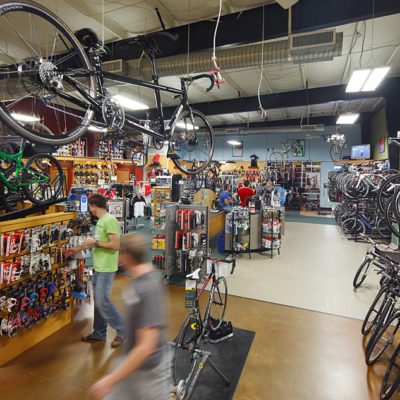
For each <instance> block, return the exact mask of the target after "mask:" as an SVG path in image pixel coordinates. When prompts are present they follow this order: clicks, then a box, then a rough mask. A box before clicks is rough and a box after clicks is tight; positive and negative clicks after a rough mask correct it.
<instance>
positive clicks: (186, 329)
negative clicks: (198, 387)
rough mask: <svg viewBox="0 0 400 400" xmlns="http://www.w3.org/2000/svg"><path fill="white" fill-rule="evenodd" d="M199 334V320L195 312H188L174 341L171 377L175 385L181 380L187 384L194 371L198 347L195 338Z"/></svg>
mask: <svg viewBox="0 0 400 400" xmlns="http://www.w3.org/2000/svg"><path fill="white" fill-rule="evenodd" d="M200 334H201V321H200V320H199V317H198V314H197V313H196V312H190V313H189V314H188V315H187V316H186V317H185V319H184V320H183V322H182V325H181V327H180V329H179V333H178V336H177V338H176V341H175V349H174V358H173V366H172V378H173V383H174V385H175V386H178V384H180V382H181V381H184V385H185V386H187V385H188V384H189V383H190V381H191V379H192V378H193V374H194V371H195V364H196V361H197V354H196V352H195V350H196V349H197V348H198V345H197V339H198V337H199V335H200Z"/></svg>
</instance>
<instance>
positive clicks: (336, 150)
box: [330, 145, 342, 161]
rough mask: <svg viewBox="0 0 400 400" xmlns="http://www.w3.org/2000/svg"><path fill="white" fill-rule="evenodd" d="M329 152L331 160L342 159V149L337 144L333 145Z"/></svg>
mask: <svg viewBox="0 0 400 400" xmlns="http://www.w3.org/2000/svg"><path fill="white" fill-rule="evenodd" d="M330 154H331V160H332V161H340V160H341V159H342V149H341V148H340V147H339V146H335V145H333V146H332V147H331V151H330Z"/></svg>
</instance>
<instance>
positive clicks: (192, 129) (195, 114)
mask: <svg viewBox="0 0 400 400" xmlns="http://www.w3.org/2000/svg"><path fill="white" fill-rule="evenodd" d="M214 144H215V143H214V133H213V130H212V127H211V124H210V123H209V122H208V120H207V118H206V117H205V116H204V115H203V114H202V113H201V112H199V111H196V110H193V109H191V108H185V109H184V110H183V111H182V112H181V114H180V115H179V116H178V118H177V119H176V122H175V125H174V126H173V127H172V131H171V137H170V140H169V152H170V153H173V154H174V155H173V156H172V157H171V158H172V161H173V162H174V164H175V165H176V167H177V168H178V169H179V170H180V171H182V172H183V173H185V174H189V175H195V174H198V173H199V172H201V171H203V170H204V169H205V168H206V167H207V165H209V164H210V161H211V158H212V156H213V154H214Z"/></svg>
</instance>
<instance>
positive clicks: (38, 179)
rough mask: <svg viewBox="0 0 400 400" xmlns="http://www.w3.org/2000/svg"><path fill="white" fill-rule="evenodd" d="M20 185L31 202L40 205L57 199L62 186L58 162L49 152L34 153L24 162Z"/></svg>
mask: <svg viewBox="0 0 400 400" xmlns="http://www.w3.org/2000/svg"><path fill="white" fill-rule="evenodd" d="M22 185H23V186H22ZM21 186H22V190H23V191H24V193H25V196H26V197H27V198H28V199H29V200H30V201H31V202H32V203H35V204H39V205H42V204H45V203H48V202H49V201H52V200H55V199H57V197H59V195H60V194H61V192H62V190H63V188H64V173H63V170H62V168H61V165H60V163H59V162H58V161H57V160H56V159H55V158H54V157H53V156H52V155H50V154H45V153H38V154H35V155H34V156H33V157H31V158H30V159H29V160H28V162H27V163H26V164H25V168H24V169H23V171H22V181H21Z"/></svg>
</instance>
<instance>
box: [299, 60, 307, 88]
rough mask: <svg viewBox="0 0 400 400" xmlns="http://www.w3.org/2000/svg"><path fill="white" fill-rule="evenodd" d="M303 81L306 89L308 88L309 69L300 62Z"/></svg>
mask: <svg viewBox="0 0 400 400" xmlns="http://www.w3.org/2000/svg"><path fill="white" fill-rule="evenodd" d="M299 69H300V76H301V81H302V82H303V87H304V89H307V70H306V66H305V65H304V64H299Z"/></svg>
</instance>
